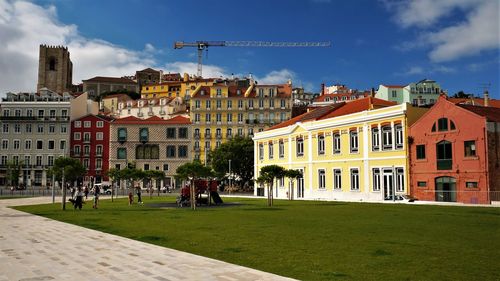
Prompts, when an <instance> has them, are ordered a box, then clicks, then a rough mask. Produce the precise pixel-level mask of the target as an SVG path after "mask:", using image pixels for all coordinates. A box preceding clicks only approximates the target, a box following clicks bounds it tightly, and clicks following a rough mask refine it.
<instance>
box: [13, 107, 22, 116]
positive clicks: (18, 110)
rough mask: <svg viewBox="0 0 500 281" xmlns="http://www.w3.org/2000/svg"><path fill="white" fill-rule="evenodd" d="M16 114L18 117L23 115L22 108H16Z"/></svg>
mask: <svg viewBox="0 0 500 281" xmlns="http://www.w3.org/2000/svg"><path fill="white" fill-rule="evenodd" d="M14 116H16V117H21V110H20V109H16V110H15V111H14Z"/></svg>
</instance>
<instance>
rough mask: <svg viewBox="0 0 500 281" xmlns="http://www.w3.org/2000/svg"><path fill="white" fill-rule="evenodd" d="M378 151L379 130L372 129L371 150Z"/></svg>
mask: <svg viewBox="0 0 500 281" xmlns="http://www.w3.org/2000/svg"><path fill="white" fill-rule="evenodd" d="M379 149H380V130H379V129H378V128H372V150H379Z"/></svg>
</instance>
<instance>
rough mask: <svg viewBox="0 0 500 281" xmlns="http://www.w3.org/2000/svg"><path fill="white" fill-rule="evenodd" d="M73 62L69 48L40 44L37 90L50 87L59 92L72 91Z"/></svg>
mask: <svg viewBox="0 0 500 281" xmlns="http://www.w3.org/2000/svg"><path fill="white" fill-rule="evenodd" d="M72 82H73V63H72V62H71V59H70V57H69V52H68V48H67V47H64V46H48V45H44V44H43V45H40V56H39V60H38V84H37V91H38V90H40V89H41V88H44V87H45V88H48V89H50V90H52V91H56V92H58V93H62V92H69V91H71V86H72Z"/></svg>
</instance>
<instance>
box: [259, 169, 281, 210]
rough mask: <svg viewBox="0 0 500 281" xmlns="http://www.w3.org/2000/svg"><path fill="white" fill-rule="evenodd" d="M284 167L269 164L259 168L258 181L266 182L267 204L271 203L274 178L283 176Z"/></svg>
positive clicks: (270, 204)
mask: <svg viewBox="0 0 500 281" xmlns="http://www.w3.org/2000/svg"><path fill="white" fill-rule="evenodd" d="M285 171H286V169H285V168H283V167H281V166H278V165H269V166H264V167H262V168H260V176H259V178H258V179H257V180H258V181H259V182H264V183H266V184H267V205H268V206H272V205H273V183H274V180H275V179H276V178H282V177H284V176H285Z"/></svg>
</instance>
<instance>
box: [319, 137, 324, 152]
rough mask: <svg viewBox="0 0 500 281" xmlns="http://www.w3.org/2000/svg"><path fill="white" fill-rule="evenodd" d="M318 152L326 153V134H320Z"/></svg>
mask: <svg viewBox="0 0 500 281" xmlns="http://www.w3.org/2000/svg"><path fill="white" fill-rule="evenodd" d="M318 154H319V155H323V154H325V136H324V135H319V136H318Z"/></svg>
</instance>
